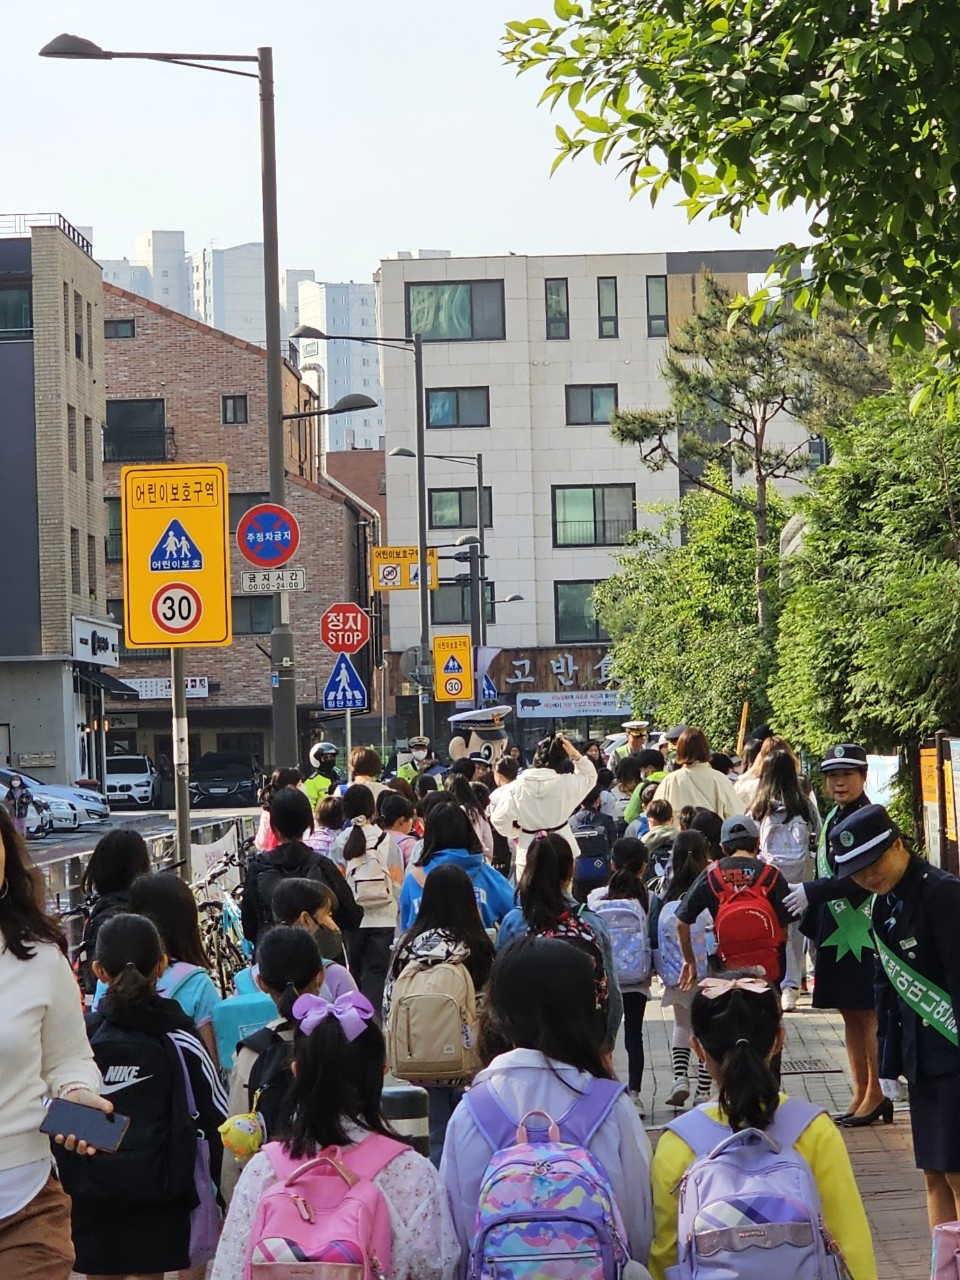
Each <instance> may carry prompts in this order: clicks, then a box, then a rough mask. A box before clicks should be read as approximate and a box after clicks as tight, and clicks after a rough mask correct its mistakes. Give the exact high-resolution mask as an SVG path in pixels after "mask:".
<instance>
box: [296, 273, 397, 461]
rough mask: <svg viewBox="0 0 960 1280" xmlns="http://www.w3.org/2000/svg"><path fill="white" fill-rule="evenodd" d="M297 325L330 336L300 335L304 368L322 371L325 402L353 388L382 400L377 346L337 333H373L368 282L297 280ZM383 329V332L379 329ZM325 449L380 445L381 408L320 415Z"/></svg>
mask: <svg viewBox="0 0 960 1280" xmlns="http://www.w3.org/2000/svg"><path fill="white" fill-rule="evenodd" d="M299 306H300V318H299V323H300V324H306V325H310V326H311V327H312V328H314V329H319V330H320V331H321V333H326V334H329V335H330V337H329V341H326V342H323V341H320V340H319V339H313V338H303V339H301V340H300V361H301V364H302V365H303V366H304V368H309V366H310V365H317V366H319V368H320V369H321V370H322V372H323V385H324V387H325V393H324V394H325V404H326V406H327V407H329V406H330V405H333V404H336V402H337V401H338V400H339V399H340V397H341V396H345V395H349V394H350V393H351V392H357V393H360V394H362V395H367V396H370V397H371V399H373V400H376V401H377V403H378V404H381V403H382V392H381V388H380V359H379V351H378V349H377V347H376V346H372V345H371V346H365V345H364V344H363V343H361V342H346V341H344V340H343V337H341V335H347V334H350V335H351V336H356V337H361V338H362V337H365V336H366V335H369V336H370V337H371V338H376V336H377V296H376V287H375V286H374V285H372V284H355V283H354V282H353V281H351V282H350V283H349V284H332V283H326V282H323V283H321V282H319V281H317V282H315V281H312V280H307V281H301V283H300V288H299ZM384 332H386V331H384ZM398 332H401V333H402V330H398ZM322 421H323V424H324V426H323V430H324V451H325V452H339V451H340V450H342V449H379V448H380V447H381V440H382V438H383V409H382V408H378V409H369V410H365V411H362V412H359V413H344V414H334V415H332V416H330V417H325V418H324V419H323V420H322Z"/></svg>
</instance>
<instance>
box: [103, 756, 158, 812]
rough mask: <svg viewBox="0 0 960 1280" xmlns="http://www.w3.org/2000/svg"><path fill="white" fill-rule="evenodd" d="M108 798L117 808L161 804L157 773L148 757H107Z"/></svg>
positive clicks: (147, 807)
mask: <svg viewBox="0 0 960 1280" xmlns="http://www.w3.org/2000/svg"><path fill="white" fill-rule="evenodd" d="M107 800H108V801H109V802H110V804H111V805H113V806H115V807H117V808H119V807H120V806H121V805H135V806H136V807H137V808H138V809H157V808H159V807H160V774H159V772H158V771H157V766H156V765H155V764H154V763H153V761H152V760H151V759H150V757H149V756H107Z"/></svg>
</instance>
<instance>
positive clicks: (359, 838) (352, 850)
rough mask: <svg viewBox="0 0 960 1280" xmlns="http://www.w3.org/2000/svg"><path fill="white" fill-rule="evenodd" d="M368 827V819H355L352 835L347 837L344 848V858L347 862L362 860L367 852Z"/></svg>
mask: <svg viewBox="0 0 960 1280" xmlns="http://www.w3.org/2000/svg"><path fill="white" fill-rule="evenodd" d="M368 825H369V824H368V823H367V820H366V818H354V820H353V826H352V827H351V828H350V834H349V835H348V836H347V842H346V844H345V845H344V846H343V856H344V858H345V859H346V861H347V862H353V861H355V860H356V859H357V858H362V857H363V855H364V854H365V853H366V852H367V837H366V835H365V828H366V827H367V826H368Z"/></svg>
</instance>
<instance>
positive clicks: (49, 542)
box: [0, 214, 132, 783]
mask: <svg viewBox="0 0 960 1280" xmlns="http://www.w3.org/2000/svg"><path fill="white" fill-rule="evenodd" d="M102 288H103V286H102V283H101V271H100V266H99V265H98V264H97V263H96V262H95V261H94V259H93V257H92V255H91V245H90V242H89V240H88V239H87V238H86V237H84V236H83V235H82V234H81V233H80V232H79V231H78V230H77V229H76V228H75V227H73V226H72V225H71V224H70V223H69V222H67V220H66V219H65V218H64V217H63V216H62V215H60V214H46V215H37V216H31V217H8V218H3V219H0V456H2V458H3V501H2V502H0V540H2V541H0V545H2V546H3V548H4V571H3V574H2V581H3V593H2V596H3V607H2V609H0V763H8V762H12V763H13V764H14V765H15V766H16V767H18V768H21V769H23V770H24V771H25V772H27V773H29V774H31V775H34V776H36V777H39V778H41V779H43V780H45V781H48V782H51V783H68V782H73V781H75V780H76V779H77V778H81V777H87V778H91V777H96V778H98V779H100V780H102V779H103V776H104V767H103V752H104V749H105V741H104V733H105V723H104V712H103V695H104V687H105V686H106V687H107V688H108V689H110V690H111V691H112V692H114V693H116V694H120V695H125V696H129V695H130V694H131V693H132V691H131V690H130V689H126V688H125V686H123V685H122V683H120V682H119V681H118V680H116V678H115V676H114V675H111V670H113V669H115V668H116V667H117V664H118V662H119V655H118V632H117V628H116V626H115V625H114V624H113V623H112V622H111V620H110V618H109V615H108V613H107V610H106V583H105V573H104V554H103V544H104V535H105V533H106V519H105V513H104V505H103V473H102V445H101V434H102V430H103V422H104V418H105V399H104V370H103V332H104V329H103V309H102V305H101V299H102Z"/></svg>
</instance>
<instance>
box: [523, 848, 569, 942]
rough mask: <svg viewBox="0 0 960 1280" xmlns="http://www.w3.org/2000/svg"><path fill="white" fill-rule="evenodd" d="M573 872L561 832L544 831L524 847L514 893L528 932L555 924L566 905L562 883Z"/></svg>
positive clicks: (566, 882) (540, 930)
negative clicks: (517, 882) (522, 862)
mask: <svg viewBox="0 0 960 1280" xmlns="http://www.w3.org/2000/svg"><path fill="white" fill-rule="evenodd" d="M572 876H573V850H572V849H571V848H570V846H569V845H568V844H567V842H566V840H564V838H563V836H558V835H546V836H541V837H540V839H539V840H534V841H533V843H532V844H531V845H530V848H529V849H528V850H527V865H526V867H525V868H524V872H523V877H522V879H521V881H520V887H519V890H518V894H519V897H520V907H521V910H522V911H523V918H524V919H525V920H526V922H527V926H528V928H529V929H530V931H531V932H532V933H544V932H546V931H547V930H548V929H553V928H555V927H556V923H557V920H558V919H559V917H560V916H561V914H562V913H563V912H564V911H566V909H567V900H566V897H565V895H564V887H565V886H566V885H567V884H568V883H569V881H570V879H571V878H572Z"/></svg>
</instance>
